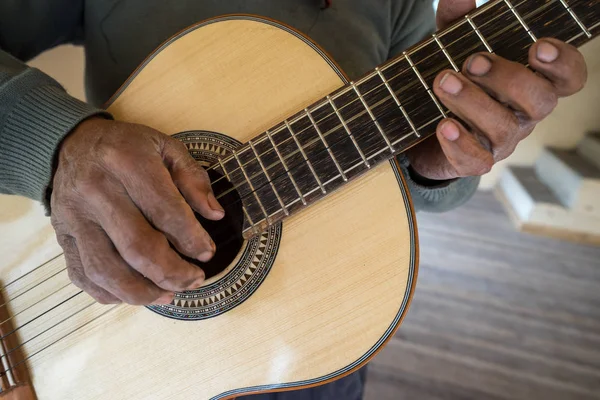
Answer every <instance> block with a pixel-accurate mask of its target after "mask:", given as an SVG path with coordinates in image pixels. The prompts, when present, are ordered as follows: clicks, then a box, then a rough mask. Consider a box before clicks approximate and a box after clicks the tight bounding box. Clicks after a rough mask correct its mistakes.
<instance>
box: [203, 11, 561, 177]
mask: <svg viewBox="0 0 600 400" xmlns="http://www.w3.org/2000/svg"><path fill="white" fill-rule="evenodd" d="M559 1H560V0H553V1H551V2H549V3H546V4H545V5H544V6H542V7H540V8H539V9H536V10H534V11H532V12H531V13H528V14H526V15H524V16H523V17H522V18H523V19H525V20H526V19H528V18H530V17H531V16H533V15H534V14H537V13H539V12H541V11H543V10H544V9H545V8H547V7H549V6H551V5H553V4H556V3H558V2H559ZM499 3H501V1H500V2H499ZM565 12H566V10H565ZM511 13H512V11H511V10H510V9H508V10H507V11H504V12H502V13H500V14H497V15H496V16H495V17H494V18H493V19H491V20H489V21H488V22H486V24H488V23H490V22H492V21H493V20H495V19H497V18H500V17H501V16H503V15H505V14H511ZM465 23H466V21H461V22H460V23H458V24H456V25H455V26H453V29H457V28H458V27H460V26H462V24H465ZM484 25H485V24H484ZM482 26H483V25H482ZM517 26H520V27H522V25H521V23H520V22H519V21H518V20H516V21H515V22H513V23H512V24H510V25H507V26H506V27H504V29H502V30H499V31H496V32H495V33H494V34H493V35H490V36H489V37H488V38H487V39H488V40H492V39H494V38H495V37H496V36H498V35H501V34H503V33H504V32H506V31H508V30H511V29H513V28H515V27H517ZM523 29H524V28H523ZM450 32H452V30H451V31H449V32H448V33H450ZM472 35H475V31H474V30H470V31H469V32H467V33H466V34H464V35H462V36H460V37H459V38H457V39H455V40H454V41H453V42H451V43H448V44H445V45H444V48H445V49H447V48H448V47H450V46H452V45H453V44H455V43H457V42H459V41H460V40H463V39H464V38H465V37H467V36H472ZM437 37H438V38H442V37H443V34H439V35H437ZM433 43H435V40H434V39H433V38H431V39H429V40H427V41H425V42H424V43H423V44H421V45H420V46H418V47H417V48H416V49H415V50H411V51H412V52H413V53H411V51H409V52H407V54H408V55H409V56H411V55H413V54H414V52H417V51H419V50H420V49H421V48H422V47H424V46H428V45H430V44H433ZM481 45H482V42H481V41H479V42H477V44H476V45H475V46H472V47H470V48H468V49H467V50H463V51H462V53H461V56H462V55H463V54H464V53H467V52H472V51H473V50H475V49H477V48H479V47H481ZM503 47H504V46H500V47H498V48H497V49H496V51H494V52H497V51H498V50H502V48H503ZM439 55H444V57H446V56H445V53H444V50H443V49H438V50H436V51H435V52H433V53H431V54H430V55H428V56H427V57H426V58H424V59H423V60H420V61H419V62H418V63H417V64H416V65H415V66H416V67H418V66H419V64H420V63H422V62H423V61H425V60H427V59H429V58H430V57H433V56H439ZM404 58H405V57H403V56H399V57H398V59H397V60H396V61H392V62H391V63H390V64H389V65H388V66H386V67H385V68H389V67H393V66H394V65H397V64H398V63H400V62H401V61H402V60H403V59H404ZM455 58H458V57H455ZM446 61H447V62H448V65H450V64H449V61H448V60H447V58H446ZM453 61H454V60H453ZM409 70H412V68H411V67H410V66H409V67H408V68H406V69H404V70H402V71H400V72H399V73H398V74H396V75H394V76H392V77H390V78H389V79H386V81H387V82H388V83H390V82H391V81H393V80H394V79H396V78H398V77H399V76H400V75H402V74H403V73H404V72H406V71H409ZM383 71H384V70H383V69H382V72H383ZM375 77H377V74H375V73H370V74H368V75H366V76H365V77H363V78H361V79H364V80H365V81H368V80H369V79H372V78H375ZM420 85H421V82H420V81H419V80H418V79H414V80H412V81H411V83H410V84H409V85H407V86H406V87H404V88H403V89H402V90H403V92H406V91H407V89H409V88H411V87H412V86H420ZM384 89H386V88H385V83H382V84H379V85H378V86H375V87H373V88H372V89H371V90H370V91H369V92H365V93H362V96H363V97H365V96H367V95H368V94H371V93H372V92H374V91H375V90H384ZM347 91H351V88H348V87H345V88H344V90H342V92H340V93H338V94H337V95H336V96H341V95H343V94H345V93H346V92H347ZM395 94H397V93H396V92H395ZM335 98H336V97H335V96H334V97H332V100H335ZM388 100H392V101H393V98H392V97H391V95H389V96H387V97H386V98H384V99H383V100H381V101H380V102H379V103H381V104H379V105H383V103H384V102H387V101H388ZM360 101H361V100H360V98H356V99H354V100H352V101H351V102H349V103H347V104H345V105H343V106H342V107H340V108H339V109H338V110H339V111H342V110H343V109H344V108H346V107H349V106H351V105H352V104H355V103H358V102H360ZM319 104H323V105H325V106H327V101H323V100H320V101H319V102H318V103H316V105H319ZM313 107H314V106H313ZM321 107H322V106H319V107H314V108H317V109H318V108H321ZM421 108H422V107H418V108H417V109H416V110H415V113H416V112H418V111H419V110H420V109H421ZM365 113H367V111H366V110H365V111H363V112H361V113H359V114H357V115H355V116H354V117H352V119H356V118H358V117H360V116H362V115H365ZM300 114H302V113H300ZM335 115H336V113H335V112H333V113H329V114H327V115H326V116H324V117H323V118H321V119H319V120H318V121H316V123H317V125H318V124H319V123H320V122H322V121H324V120H326V119H327V118H330V117H333V116H335ZM302 118H304V117H300V119H302ZM345 122H346V123H347V122H351V121H345ZM276 127H277V128H275V129H274V132H273V133H272V135H273V136H274V137H275V135H277V133H279V132H284V131H286V129H284V126H281V125H280V124H278V125H276ZM342 127H343V124H341V123H340V124H338V125H336V126H335V127H333V128H331V129H330V130H329V131H328V132H327V133H325V132H324V133H323V136H324V137H327V135H328V134H331V133H333V131H337V130H338V129H340V128H342ZM280 128H281V129H280ZM420 128H422V127H420ZM310 129H314V127H313V126H312V125H309V126H308V127H306V128H304V129H302V130H299V131H298V132H295V135H296V136H299V135H301V134H302V133H304V132H306V131H308V130H310ZM259 136H260V135H259ZM262 140H265V139H262ZM291 140H293V138H291V137H289V138H287V139H284V140H283V141H282V142H281V143H279V144H277V146H281V145H283V144H285V143H287V142H288V141H291ZM318 142H319V140H318V138H316V139H314V140H313V141H312V142H309V143H308V144H305V145H302V148H303V149H306V148H307V147H309V146H310V145H312V144H314V143H318ZM241 150H242V152H246V151H249V148H244V149H241ZM299 151H300V150H296V151H294V152H292V153H287V154H286V155H285V156H284V157H283V158H284V161H285V160H287V159H289V157H291V156H293V155H296V154H298V152H299ZM274 152H275V150H274V149H271V148H269V149H268V150H267V151H265V152H262V153H259V154H258V157H253V158H252V159H250V160H249V161H248V162H246V163H242V164H241V166H242V167H243V166H247V165H249V164H250V163H252V162H256V161H257V159H258V158H259V157H261V156H265V155H268V154H271V153H274ZM238 154H239V153H238ZM271 155H273V154H271ZM230 159H231V156H227V157H225V159H222V160H221V161H222V162H224V163H226V162H228V161H230ZM279 164H281V162H280V161H277V162H275V163H273V164H271V165H269V166H265V169H267V170H269V169H270V168H272V167H273V166H276V165H279ZM219 167H220V166H219V164H215V165H213V166H211V167H209V168H208V169H209V170H210V169H212V170H216V168H219ZM240 170H241V167H236V168H234V169H232V170H231V171H227V172H228V173H229V174H233V173H236V172H237V171H240ZM257 176H261V173H260V172H259V173H256V174H254V175H253V176H251V177H249V180H252V179H253V178H256V177H257ZM223 179H226V177H224V176H222V177H220V178H218V179H216V180H215V181H214V182H213V184H215V183H218V182H219V181H220V180H223ZM243 184H245V183H243ZM243 184H242V185H243ZM240 186H241V185H240Z"/></svg>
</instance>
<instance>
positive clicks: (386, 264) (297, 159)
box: [0, 0, 600, 400]
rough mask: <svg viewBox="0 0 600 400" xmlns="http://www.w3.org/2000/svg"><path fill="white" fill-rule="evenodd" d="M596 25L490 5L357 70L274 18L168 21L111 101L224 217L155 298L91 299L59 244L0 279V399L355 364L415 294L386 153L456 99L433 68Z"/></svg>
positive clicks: (515, 54)
mask: <svg viewBox="0 0 600 400" xmlns="http://www.w3.org/2000/svg"><path fill="white" fill-rule="evenodd" d="M599 32H600V0H524V1H523V0H510V1H509V0H502V1H492V2H490V3H488V4H486V5H484V6H482V7H480V8H478V9H477V10H475V11H474V12H472V13H471V14H470V15H468V16H466V17H465V18H464V19H461V20H460V21H457V22H456V23H455V24H454V25H452V26H451V27H449V28H447V29H445V30H443V31H440V32H437V33H436V34H435V35H433V36H431V37H429V38H427V39H426V40H424V41H422V42H420V43H418V44H417V45H415V46H413V47H412V48H410V49H407V50H406V51H405V52H404V53H403V54H401V55H399V56H398V57H396V58H394V59H393V60H390V61H389V62H387V63H385V64H384V65H380V66H379V67H377V68H376V69H374V70H373V71H370V72H369V73H368V74H365V75H364V76H363V77H362V78H360V79H357V80H356V81H353V82H349V80H348V79H347V78H346V76H345V75H344V73H343V72H342V71H341V70H340V69H339V68H338V67H337V66H336V64H335V63H334V61H333V60H331V59H330V58H329V57H328V56H327V55H326V54H325V52H324V51H323V50H321V49H320V48H319V47H318V45H317V44H315V43H312V42H311V41H310V40H309V39H307V38H306V37H303V36H302V35H301V34H299V33H298V32H296V31H294V30H293V29H291V28H289V27H287V26H283V25H282V24H280V23H278V22H276V21H271V20H266V19H263V18H259V17H255V16H245V15H231V16H224V17H221V18H216V19H212V20H209V21H205V22H201V23H199V24H197V25H194V26H192V27H189V28H188V29H186V30H184V31H183V32H180V33H178V34H177V35H175V36H174V37H172V38H170V39H169V40H167V41H166V42H165V43H164V44H163V45H162V46H160V48H158V49H157V50H156V51H155V52H154V53H152V54H151V55H150V56H149V57H148V58H147V59H146V60H145V61H144V63H143V64H142V65H141V66H140V67H139V68H138V69H137V70H136V71H135V72H134V73H133V75H132V76H131V77H130V78H129V79H128V80H127V82H125V84H124V85H123V86H122V88H121V89H120V90H119V91H118V92H117V93H116V94H115V95H114V96H113V97H112V98H111V100H110V101H109V102H108V104H107V105H106V107H107V109H108V110H109V111H110V112H111V113H112V114H113V115H114V116H115V117H116V118H117V119H119V120H123V121H129V122H134V123H141V124H145V125H148V126H151V127H153V128H155V129H158V130H160V131H162V132H164V133H166V134H169V135H173V136H174V137H176V138H177V139H179V140H180V141H182V142H183V143H185V145H186V146H187V148H188V149H189V152H190V154H191V155H192V156H193V157H194V158H195V159H196V160H197V161H198V162H199V163H202V165H204V166H205V167H206V169H207V170H208V171H209V174H210V176H211V179H212V183H213V188H214V190H215V193H216V195H217V197H218V198H219V199H220V201H221V204H223V205H225V206H226V213H227V218H226V220H224V221H221V222H218V223H214V222H213V223H211V222H209V221H204V220H201V222H202V223H203V224H204V226H205V227H206V228H207V229H208V230H209V232H210V233H211V235H213V238H214V239H215V242H216V243H217V248H218V251H217V254H216V256H215V258H214V259H213V260H212V261H211V262H209V263H207V264H201V265H200V267H201V268H204V269H205V271H206V275H207V278H208V279H207V280H206V282H205V284H204V285H203V286H202V287H200V288H198V289H197V290H192V291H188V292H183V293H178V294H177V296H176V298H175V300H174V301H173V302H172V303H171V304H169V305H161V306H149V307H134V306H129V305H101V304H97V303H95V302H94V301H93V300H92V299H91V298H90V297H89V296H88V295H86V294H85V293H83V292H81V290H79V289H78V288H77V287H75V286H74V285H72V284H71V283H70V281H69V278H68V275H67V271H66V269H65V261H64V259H63V258H62V257H61V256H58V257H56V258H54V259H52V260H50V261H48V262H47V263H45V264H43V265H41V266H38V267H36V268H34V269H33V268H32V269H31V270H30V271H28V273H27V274H25V275H23V276H21V277H19V278H18V279H16V280H13V281H11V282H5V285H4V287H3V289H2V295H3V298H4V300H3V301H2V307H0V309H1V311H2V314H1V315H0V318H2V322H1V323H0V328H1V332H2V337H1V339H2V340H1V343H2V346H1V353H2V354H1V355H0V357H1V360H2V363H1V364H0V365H1V366H2V374H1V376H0V377H1V378H2V379H1V380H2V388H3V392H2V394H0V398H3V399H30V398H35V397H36V396H37V397H38V398H40V399H57V400H66V399H76V400H84V399H230V398H235V397H237V396H241V395H244V394H249V393H258V392H267V391H282V390H292V389H300V388H306V387H310V386H315V385H322V384H325V383H327V382H330V381H332V380H335V379H339V378H340V377H343V376H345V375H347V374H350V373H351V372H353V371H356V370H357V369H358V368H360V367H362V366H364V365H365V364H366V363H367V362H368V361H369V360H370V359H371V358H372V357H373V356H374V355H375V354H377V352H378V351H380V350H381V349H382V348H383V346H384V345H385V343H386V342H387V341H388V340H389V339H390V338H391V337H392V335H393V334H394V332H395V331H396V330H397V329H398V327H399V325H400V323H401V321H402V319H403V318H404V316H405V315H406V312H407V310H408V307H409V303H410V301H411V297H412V294H413V292H414V290H415V284H416V279H417V261H418V241H417V228H416V221H415V215H414V212H413V208H412V205H411V200H410V195H409V192H408V190H407V186H406V183H405V181H404V177H403V175H402V174H401V172H400V165H399V157H397V156H398V155H399V154H401V153H402V152H403V151H405V150H406V149H408V148H410V147H411V146H413V145H415V144H417V143H419V142H421V141H422V140H424V139H426V138H427V137H429V136H431V135H432V134H434V132H435V128H436V125H437V123H438V122H439V121H440V120H441V119H442V118H444V117H446V116H448V115H450V112H449V110H448V109H447V108H446V107H445V106H444V105H443V104H441V103H440V101H438V99H436V97H435V95H434V94H433V92H432V90H431V85H432V81H433V79H434V77H435V75H436V74H437V73H439V72H440V71H442V70H443V69H446V68H448V69H453V70H456V71H459V70H460V69H461V66H462V64H463V63H464V61H465V60H466V58H467V57H468V56H469V55H471V54H473V53H474V52H477V51H489V52H494V53H496V54H498V55H500V56H503V57H506V58H509V59H512V60H515V61H518V62H522V63H527V51H528V48H529V47H530V46H531V45H532V43H534V42H535V41H536V40H537V38H540V37H555V38H559V39H561V40H565V41H567V42H569V43H571V44H573V45H575V46H581V45H583V44H584V43H585V42H587V41H589V40H590V39H591V38H592V37H594V36H595V35H597V34H598V33H599ZM398 362H399V363H400V362H402V360H398ZM34 388H35V389H34Z"/></svg>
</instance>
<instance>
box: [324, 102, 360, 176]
mask: <svg viewBox="0 0 600 400" xmlns="http://www.w3.org/2000/svg"><path fill="white" fill-rule="evenodd" d="M327 100H328V101H329V104H331V107H332V108H333V111H334V112H335V114H336V115H337V117H338V119H339V120H340V122H341V123H342V125H343V126H344V129H345V130H346V133H347V134H348V136H349V137H350V140H352V143H353V144H354V147H356V150H358V154H360V158H362V160H363V162H364V163H365V165H366V166H367V168H371V164H370V163H369V161H368V160H367V158H366V157H365V155H364V153H363V151H362V150H361V149H360V147H358V143H356V139H355V138H354V136H353V135H352V132H350V128H348V125H347V124H346V121H344V118H342V115H341V114H340V112H339V110H338V108H337V107H336V105H335V104H334V103H333V101H331V97H330V96H327Z"/></svg>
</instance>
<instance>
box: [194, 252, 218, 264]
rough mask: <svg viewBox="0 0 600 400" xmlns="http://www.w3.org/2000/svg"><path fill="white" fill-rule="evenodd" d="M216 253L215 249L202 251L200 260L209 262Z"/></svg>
mask: <svg viewBox="0 0 600 400" xmlns="http://www.w3.org/2000/svg"><path fill="white" fill-rule="evenodd" d="M214 254H215V252H214V251H212V250H210V251H205V252H202V253H200V255H199V256H198V261H201V262H208V261H210V259H211V258H212V257H213V255H214Z"/></svg>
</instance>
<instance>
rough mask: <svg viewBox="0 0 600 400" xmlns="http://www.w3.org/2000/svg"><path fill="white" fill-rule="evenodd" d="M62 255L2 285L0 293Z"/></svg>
mask: <svg viewBox="0 0 600 400" xmlns="http://www.w3.org/2000/svg"><path fill="white" fill-rule="evenodd" d="M62 254H63V253H60V254H58V255H56V256H54V257H52V258H51V259H50V260H48V261H45V262H44V263H42V264H40V265H38V266H37V267H35V268H34V269H32V270H31V271H29V272H27V273H25V274H23V275H21V276H19V277H18V278H16V279H14V280H12V281H10V282H9V283H7V284H6V285H4V286H3V287H1V288H0V292H3V291H5V290H6V289H7V288H8V287H9V286H11V285H13V284H15V283H16V282H18V281H20V280H21V279H23V278H25V277H26V276H28V275H30V274H32V273H34V272H35V271H37V270H38V269H40V268H42V267H43V266H44V265H46V264H49V263H51V262H52V261H54V260H56V259H58V257H60V256H61V255H62Z"/></svg>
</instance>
